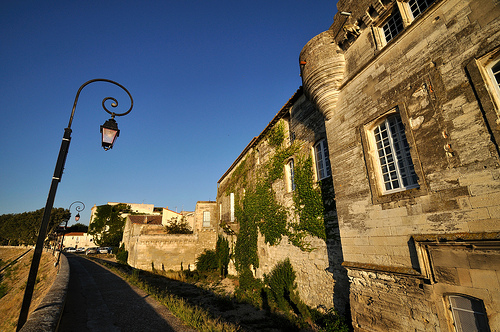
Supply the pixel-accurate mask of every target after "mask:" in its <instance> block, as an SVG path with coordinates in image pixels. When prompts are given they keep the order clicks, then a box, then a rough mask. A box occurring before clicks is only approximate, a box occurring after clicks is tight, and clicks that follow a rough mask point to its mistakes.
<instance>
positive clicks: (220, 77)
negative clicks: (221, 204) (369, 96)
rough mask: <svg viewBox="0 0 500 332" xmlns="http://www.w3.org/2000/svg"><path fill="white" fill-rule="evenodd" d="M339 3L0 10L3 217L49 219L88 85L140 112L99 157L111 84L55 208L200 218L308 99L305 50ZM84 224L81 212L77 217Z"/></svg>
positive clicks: (83, 121)
mask: <svg viewBox="0 0 500 332" xmlns="http://www.w3.org/2000/svg"><path fill="white" fill-rule="evenodd" d="M335 12H336V1H335V0H311V1H303V0H302V1H298V0H275V1H272V0H267V1H263V0H253V1H241V0H240V1H234V0H232V1H226V0H184V1H171V0H164V1H144V0H142V1H123V0H122V1H105V0H104V1H103V0H98V1H97V0H86V1H83V0H78V1H67V0H64V1H24V0H16V1H1V2H0V78H1V79H0V105H1V106H0V112H1V121H0V143H1V144H0V154H1V157H0V214H5V213H19V212H24V211H33V210H37V209H40V208H42V207H44V206H45V201H46V199H47V194H48V191H49V187H50V182H51V178H52V174H53V171H54V166H55V162H56V159H57V154H58V151H59V147H60V144H61V139H62V135H63V132H64V128H65V127H66V126H67V124H68V120H69V116H70V112H71V108H72V106H73V101H74V98H75V95H76V92H77V90H78V88H79V87H80V85H82V84H83V83H84V82H86V81H88V80H91V79H94V78H107V79H111V80H114V81H117V82H118V83H120V84H122V85H123V86H125V87H126V88H127V89H128V90H129V91H130V93H131V94H132V96H133V98H134V108H133V110H132V112H131V113H130V114H129V115H127V116H124V117H117V118H116V120H117V122H118V126H119V128H120V130H121V133H120V137H119V138H118V140H117V142H116V144H115V147H114V148H113V149H112V150H109V151H107V152H105V151H104V150H103V149H102V148H101V147H100V133H99V126H100V125H101V124H103V123H104V121H105V120H107V119H108V118H109V115H108V114H107V113H105V112H104V111H103V110H102V107H101V102H102V100H103V98H105V97H108V96H112V97H115V98H117V99H118V102H119V103H120V104H119V106H118V108H117V109H116V112H122V111H125V110H127V109H128V107H129V101H128V97H127V96H126V95H124V94H123V92H122V91H121V90H120V89H119V88H116V87H114V86H113V85H111V84H107V83H93V84H91V85H88V86H87V87H86V88H84V89H83V91H82V93H81V95H80V99H79V102H78V105H77V108H76V114H75V118H74V121H73V126H72V129H73V133H72V141H71V146H70V150H69V154H68V158H67V161H66V167H65V172H64V174H63V177H62V181H61V183H60V184H59V188H58V192H57V196H56V200H55V203H54V207H63V208H68V207H69V205H70V204H71V202H73V201H76V200H79V201H83V202H84V203H85V205H86V210H85V211H84V213H82V219H81V220H80V222H83V223H85V224H88V221H89V218H90V208H91V207H92V206H93V205H94V204H96V205H102V204H106V202H108V201H112V202H128V203H149V204H154V205H155V206H158V207H169V208H170V209H172V210H176V209H177V210H178V211H180V210H181V209H184V210H194V208H195V204H196V202H197V201H204V200H215V198H216V193H217V181H218V180H219V179H220V177H221V176H222V174H224V172H225V171H226V170H227V169H228V168H229V166H230V165H231V163H232V162H233V161H234V160H235V159H236V158H237V156H238V155H239V154H240V152H241V151H242V150H243V148H244V147H245V146H246V145H247V144H248V142H250V140H251V139H252V138H253V137H254V136H257V135H258V134H259V133H260V132H261V131H262V130H263V129H264V127H265V126H266V125H267V123H269V121H270V120H271V119H272V118H273V116H274V115H275V114H276V113H277V112H278V111H279V109H280V108H281V107H282V106H283V105H284V104H285V103H286V101H287V100H288V99H289V98H290V97H291V96H292V95H293V93H294V92H295V91H296V90H297V89H298V88H299V86H300V85H301V80H300V76H299V64H298V57H299V53H300V51H301V49H302V47H303V46H304V45H305V44H306V43H307V42H308V41H309V40H310V39H311V38H312V37H314V36H315V35H317V34H319V33H321V32H322V31H325V30H327V29H328V28H329V26H330V25H331V24H332V22H333V16H334V14H335ZM73 212H74V211H73Z"/></svg>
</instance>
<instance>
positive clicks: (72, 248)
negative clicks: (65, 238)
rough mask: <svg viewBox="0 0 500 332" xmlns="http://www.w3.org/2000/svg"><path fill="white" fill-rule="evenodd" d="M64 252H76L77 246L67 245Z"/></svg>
mask: <svg viewBox="0 0 500 332" xmlns="http://www.w3.org/2000/svg"><path fill="white" fill-rule="evenodd" d="M63 251H64V252H76V249H75V247H67V248H64V249H63Z"/></svg>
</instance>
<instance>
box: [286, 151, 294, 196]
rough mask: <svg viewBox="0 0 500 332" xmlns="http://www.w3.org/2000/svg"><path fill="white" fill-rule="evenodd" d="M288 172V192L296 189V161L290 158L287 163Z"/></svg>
mask: <svg viewBox="0 0 500 332" xmlns="http://www.w3.org/2000/svg"><path fill="white" fill-rule="evenodd" d="M285 168H286V174H287V180H288V181H287V186H288V192H292V191H294V190H295V169H294V161H293V159H290V160H289V161H288V163H287V165H286V167H285Z"/></svg>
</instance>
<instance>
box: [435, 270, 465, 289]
mask: <svg viewBox="0 0 500 332" xmlns="http://www.w3.org/2000/svg"><path fill="white" fill-rule="evenodd" d="M434 275H435V276H436V280H437V282H442V283H445V284H451V285H458V284H459V282H460V281H459V280H460V279H459V278H458V273H457V269H455V268H452V267H442V266H438V267H435V268H434Z"/></svg>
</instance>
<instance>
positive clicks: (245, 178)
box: [223, 120, 327, 289]
mask: <svg viewBox="0 0 500 332" xmlns="http://www.w3.org/2000/svg"><path fill="white" fill-rule="evenodd" d="M285 138H286V135H285V124H284V121H283V120H280V121H279V122H278V123H277V124H276V125H275V126H274V127H273V128H272V129H271V130H270V131H269V132H268V133H267V136H266V139H267V142H268V144H269V146H270V147H271V148H272V149H273V153H272V154H271V156H270V158H269V159H268V161H267V162H265V163H263V164H261V165H257V163H256V162H255V160H256V158H255V155H254V154H249V155H248V156H247V157H246V158H245V159H244V160H243V161H241V162H240V163H239V165H238V166H237V167H236V168H235V170H234V171H233V174H232V175H231V178H230V179H229V182H228V183H227V184H226V188H225V192H226V194H227V195H229V194H230V193H235V217H236V219H237V220H238V224H239V231H238V236H237V239H236V244H235V247H234V259H235V266H236V269H237V271H238V274H239V278H240V286H241V287H242V288H243V289H249V288H251V287H252V285H253V284H254V283H255V282H256V281H255V279H254V278H253V273H252V267H253V268H257V267H258V266H259V259H258V254H257V239H258V234H259V232H260V234H262V236H263V237H264V241H265V242H266V243H268V244H270V245H277V244H279V243H280V242H281V240H282V238H283V236H287V237H288V239H289V241H290V242H291V243H292V244H293V245H295V246H297V247H298V248H300V249H301V250H304V251H310V250H313V249H314V248H311V246H310V244H309V243H308V242H307V241H306V238H307V236H309V235H311V236H315V237H318V238H321V239H323V240H326V238H327V236H326V233H325V225H324V215H325V208H324V205H323V198H322V193H321V186H319V185H318V184H315V182H314V175H313V162H312V158H311V157H310V156H308V155H307V153H302V154H301V153H300V151H301V146H300V144H299V143H298V142H297V141H296V142H295V143H293V144H291V145H289V146H286V144H284V142H285ZM292 157H294V158H295V159H296V163H295V177H294V179H295V185H296V186H295V190H294V192H293V205H294V206H293V207H292V208H287V207H285V206H284V205H283V204H282V203H280V201H278V199H277V195H276V192H275V190H274V189H273V184H274V183H275V182H276V181H277V180H279V179H282V178H283V176H284V165H285V164H286V163H287V161H288V160H289V159H290V158H292ZM223 226H224V225H223Z"/></svg>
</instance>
